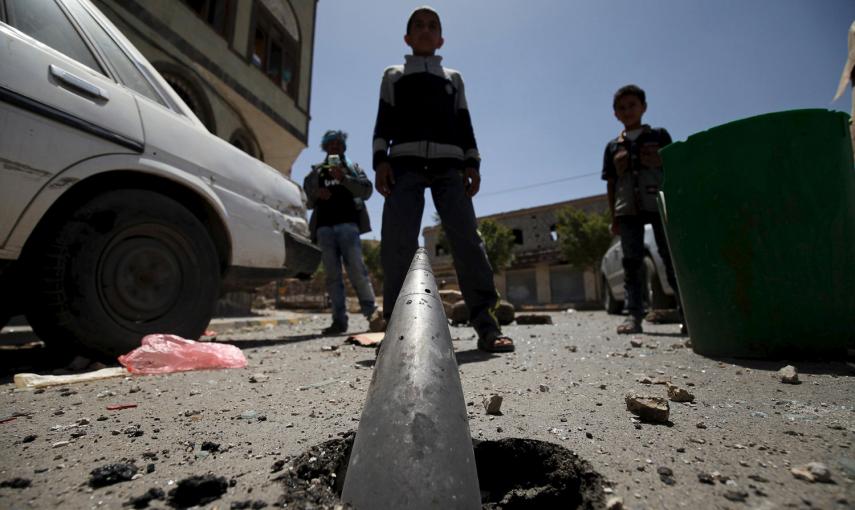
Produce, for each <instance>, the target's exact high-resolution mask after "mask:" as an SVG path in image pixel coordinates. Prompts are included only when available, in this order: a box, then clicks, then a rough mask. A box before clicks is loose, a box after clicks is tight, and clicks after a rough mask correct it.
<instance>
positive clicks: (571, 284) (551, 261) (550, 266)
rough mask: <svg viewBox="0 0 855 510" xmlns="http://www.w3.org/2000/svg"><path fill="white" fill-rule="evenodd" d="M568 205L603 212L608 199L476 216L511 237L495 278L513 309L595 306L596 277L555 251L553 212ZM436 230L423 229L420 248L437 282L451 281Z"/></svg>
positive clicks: (453, 278)
mask: <svg viewBox="0 0 855 510" xmlns="http://www.w3.org/2000/svg"><path fill="white" fill-rule="evenodd" d="M567 206H572V207H575V208H577V209H582V210H584V211H587V212H600V213H602V212H606V211H608V199H607V197H606V195H605V194H603V195H595V196H591V197H586V198H579V199H576V200H568V201H566V202H558V203H556V204H548V205H541V206H538V207H530V208H527V209H519V210H516V211H510V212H504V213H499V214H493V215H490V216H482V217H479V218H478V221H479V223H480V222H481V221H483V220H486V219H490V220H494V221H496V222H497V223H500V224H502V225H504V226H506V227H508V228H510V229H511V231H512V232H513V233H514V238H515V244H514V250H513V253H514V261H513V263H512V265H511V267H510V268H509V269H508V270H506V271H503V272H500V273H497V274H496V275H495V280H496V288H497V289H498V291H499V293H501V295H502V297H503V298H504V299H507V300H508V301H510V302H511V303H513V304H514V305H515V306H517V307H520V306H529V307H533V308H540V307H547V308H548V307H556V308H557V307H566V306H584V305H591V304H593V303H596V302H599V299H600V296H598V292H597V286H596V278H597V276H596V274H594V273H593V272H591V271H585V272H582V271H579V270H578V269H575V268H573V267H571V266H570V265H568V264H567V263H566V261H564V260H562V257H561V255H560V253H559V248H558V234H557V231H556V221H557V220H556V213H557V211H558V210H559V209H561V208H564V207H567ZM439 232H440V229H439V227H438V226H434V227H427V228H425V229H424V231H423V232H422V234H423V235H424V239H425V247H426V248H427V250H428V253H430V255H431V262H432V264H433V269H434V273H435V274H436V278H437V280H438V281H440V280H446V281H447V282H449V283H456V281H457V275H456V274H455V271H454V266H453V265H452V264H453V262H452V259H451V254H450V253H448V251H447V249H446V248H445V247H444V246H442V245H441V244H439V243H438V239H439Z"/></svg>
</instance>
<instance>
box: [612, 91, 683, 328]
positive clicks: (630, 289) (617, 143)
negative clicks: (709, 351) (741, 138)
mask: <svg viewBox="0 0 855 510" xmlns="http://www.w3.org/2000/svg"><path fill="white" fill-rule="evenodd" d="M612 106H613V108H614V113H615V117H616V118H617V119H618V120H619V121H620V122H621V123H622V124H623V126H624V130H623V131H622V132H621V133H620V135H619V136H618V137H617V138H615V139H614V140H611V141H610V142H609V143H608V144H607V145H606V151H605V155H604V157H603V174H602V177H603V180H605V181H606V182H608V197H609V210H610V211H611V215H612V233H613V234H615V235H620V242H621V248H622V250H623V270H624V289H625V290H626V294H625V295H626V309H627V312H629V317H627V319H626V321H624V323H623V324H621V325H620V326H618V328H617V332H618V333H620V334H634V333H641V332H642V328H641V320H642V318H643V317H644V302H643V299H642V289H643V277H644V275H643V273H642V268H643V267H644V266H643V264H644V255H645V254H644V225H646V224H648V223H649V224H650V225H651V226H652V227H653V234H654V237H655V238H656V246H657V247H658V248H659V255H660V256H661V257H662V262H663V263H664V264H665V272H666V276H667V278H668V283H669V284H670V285H671V288H672V289H674V295H675V297H676V299H677V311H678V312H679V315H680V322H681V325H680V332H681V333H683V334H686V333H687V332H686V326H685V323H684V322H683V313H682V307H681V305H680V293H679V291H678V290H677V279H676V278H675V276H674V267H673V265H672V264H671V254H670V252H669V251H668V242H667V240H666V238H665V230H664V228H663V226H662V219H661V218H660V217H659V208H658V206H657V204H656V197H657V195H658V194H659V189H660V188H661V186H662V178H663V173H662V158H661V157H660V156H659V149H661V148H663V147H665V146H666V145H668V144H670V143H671V135H669V134H668V131H666V130H665V129H664V128H652V127H650V126H648V125H647V124H642V123H641V117H642V116H643V115H644V113H645V112H646V111H647V99H646V95H645V93H644V91H643V90H642V89H641V88H639V87H638V86H636V85H626V86H625V87H621V88H620V89H618V91H617V92H616V93H615V96H614V102H613V103H612Z"/></svg>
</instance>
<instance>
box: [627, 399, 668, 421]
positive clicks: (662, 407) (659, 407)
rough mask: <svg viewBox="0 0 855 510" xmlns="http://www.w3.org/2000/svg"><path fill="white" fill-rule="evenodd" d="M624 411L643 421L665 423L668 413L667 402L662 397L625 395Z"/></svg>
mask: <svg viewBox="0 0 855 510" xmlns="http://www.w3.org/2000/svg"><path fill="white" fill-rule="evenodd" d="M624 400H625V401H626V409H627V410H628V411H629V412H631V413H632V414H634V415H636V416H638V417H639V418H641V419H642V420H644V421H648V422H653V423H667V422H668V417H669V413H670V408H669V407H668V401H667V400H665V399H664V398H662V397H645V396H640V395H626V397H625V398H624Z"/></svg>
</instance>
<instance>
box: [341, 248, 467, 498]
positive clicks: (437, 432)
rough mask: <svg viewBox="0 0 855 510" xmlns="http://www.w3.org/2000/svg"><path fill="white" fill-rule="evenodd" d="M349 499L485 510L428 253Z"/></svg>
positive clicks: (378, 383)
mask: <svg viewBox="0 0 855 510" xmlns="http://www.w3.org/2000/svg"><path fill="white" fill-rule="evenodd" d="M342 500H344V501H345V502H347V503H350V504H351V505H353V507H354V508H356V509H357V510H367V509H381V510H382V509H435V508H449V509H457V508H460V509H478V508H481V495H480V490H479V487H478V473H477V470H476V467H475V454H474V452H473V449H472V439H471V437H470V435H469V422H468V419H467V416H466V404H465V402H464V399H463V388H462V386H461V385H460V374H459V373H458V368H457V361H456V360H455V358H454V349H453V347H452V344H451V334H450V332H449V330H448V320H447V319H446V317H445V312H444V310H443V307H442V302H441V301H440V299H439V294H438V293H437V290H436V282H435V280H434V277H433V271H432V270H431V267H430V261H429V260H428V256H427V252H425V250H424V249H419V250H418V251H417V252H416V255H415V257H414V258H413V261H412V263H411V264H410V269H409V272H408V273H407V278H406V280H405V281H404V285H403V287H402V289H401V293H400V294H399V295H398V299H397V301H396V302H395V308H394V311H393V312H392V317H391V318H390V320H389V324H388V326H387V328H386V336H385V338H384V339H383V343H382V347H381V348H380V353H379V355H378V357H377V363H376V365H375V367H374V376H373V378H372V380H371V385H370V387H369V388H368V397H367V399H366V402H365V408H364V409H363V411H362V419H361V420H360V422H359V429H358V430H357V433H356V439H355V441H354V444H353V450H352V452H351V455H350V464H349V466H348V469H347V475H346V477H345V480H344V488H343V491H342Z"/></svg>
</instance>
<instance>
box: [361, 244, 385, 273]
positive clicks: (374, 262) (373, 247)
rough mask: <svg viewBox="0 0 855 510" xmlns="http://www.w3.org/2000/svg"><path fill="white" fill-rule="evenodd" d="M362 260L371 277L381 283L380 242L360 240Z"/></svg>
mask: <svg viewBox="0 0 855 510" xmlns="http://www.w3.org/2000/svg"><path fill="white" fill-rule="evenodd" d="M362 259H363V260H365V267H367V268H368V272H369V273H371V276H373V277H374V278H376V279H377V280H378V281H381V282H382V281H383V264H381V263H380V241H375V240H374V239H363V240H362Z"/></svg>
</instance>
